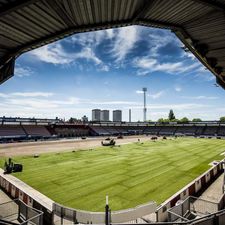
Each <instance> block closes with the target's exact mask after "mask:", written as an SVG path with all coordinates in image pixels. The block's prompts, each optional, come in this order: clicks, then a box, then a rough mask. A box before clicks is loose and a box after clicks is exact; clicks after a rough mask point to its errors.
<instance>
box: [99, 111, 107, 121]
mask: <svg viewBox="0 0 225 225" xmlns="http://www.w3.org/2000/svg"><path fill="white" fill-rule="evenodd" d="M100 120H101V121H104V122H105V121H109V110H101V116H100Z"/></svg>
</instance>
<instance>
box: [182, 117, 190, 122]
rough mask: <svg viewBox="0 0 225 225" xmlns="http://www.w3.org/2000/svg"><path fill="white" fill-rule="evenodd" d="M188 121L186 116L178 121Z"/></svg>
mask: <svg viewBox="0 0 225 225" xmlns="http://www.w3.org/2000/svg"><path fill="white" fill-rule="evenodd" d="M188 122H189V119H188V118H187V117H184V118H182V119H180V123H188Z"/></svg>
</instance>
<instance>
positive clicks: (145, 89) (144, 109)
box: [142, 87, 147, 122]
mask: <svg viewBox="0 0 225 225" xmlns="http://www.w3.org/2000/svg"><path fill="white" fill-rule="evenodd" d="M142 91H143V94H144V108H143V122H146V114H147V108H146V92H147V88H146V87H144V88H142Z"/></svg>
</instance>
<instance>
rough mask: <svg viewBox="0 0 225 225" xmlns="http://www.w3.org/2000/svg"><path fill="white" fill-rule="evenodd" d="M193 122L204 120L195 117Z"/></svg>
mask: <svg viewBox="0 0 225 225" xmlns="http://www.w3.org/2000/svg"><path fill="white" fill-rule="evenodd" d="M192 122H202V120H201V119H200V118H194V119H193V120H192Z"/></svg>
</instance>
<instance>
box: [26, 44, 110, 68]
mask: <svg viewBox="0 0 225 225" xmlns="http://www.w3.org/2000/svg"><path fill="white" fill-rule="evenodd" d="M28 54H31V55H32V56H34V57H35V58H36V59H38V60H40V61H42V62H45V63H52V64H54V65H68V64H71V63H73V62H75V61H76V60H77V59H86V60H87V61H89V62H93V63H94V64H95V65H98V66H99V69H100V70H101V71H109V67H108V66H107V65H106V64H104V63H103V61H102V60H101V59H100V58H98V57H97V56H96V54H95V52H94V51H93V49H92V48H90V47H84V48H82V49H81V51H80V52H76V53H71V52H67V51H66V50H65V49H64V48H63V46H62V44H61V43H59V42H57V43H53V44H50V45H45V46H43V47H41V48H38V49H35V50H33V51H31V52H29V53H28Z"/></svg>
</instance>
